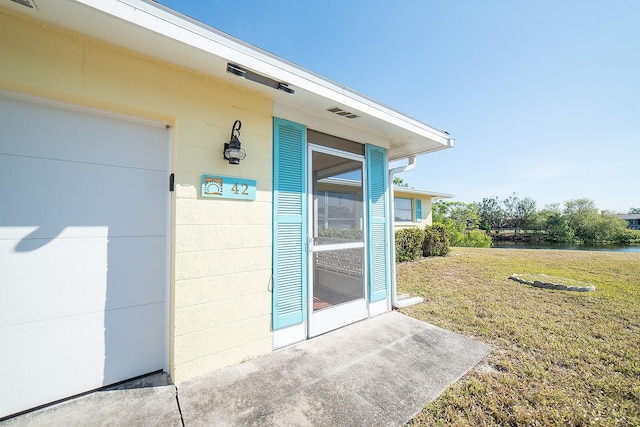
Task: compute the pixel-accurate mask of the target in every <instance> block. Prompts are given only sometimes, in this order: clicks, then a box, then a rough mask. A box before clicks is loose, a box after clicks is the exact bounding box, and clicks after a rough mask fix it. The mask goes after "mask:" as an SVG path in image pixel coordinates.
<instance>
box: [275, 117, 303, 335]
mask: <svg viewBox="0 0 640 427" xmlns="http://www.w3.org/2000/svg"><path fill="white" fill-rule="evenodd" d="M306 145H307V130H306V128H305V127H304V126H303V125H300V124H298V123H293V122H288V121H286V120H282V119H278V118H274V119H273V329H274V330H275V329H280V328H284V327H287V326H291V325H295V324H298V323H301V322H303V321H304V319H305V316H306V303H305V301H306V274H307V252H306V236H307V234H306V226H307V216H306V214H307V212H306V211H307V208H306V206H307V197H306V187H305V181H306V179H305V178H306V173H307V172H306V171H307V168H306V164H307V161H306V152H307V150H306Z"/></svg>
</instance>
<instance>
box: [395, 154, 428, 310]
mask: <svg viewBox="0 0 640 427" xmlns="http://www.w3.org/2000/svg"><path fill="white" fill-rule="evenodd" d="M415 167H416V156H411V157H409V163H407V164H406V165H405V166H400V167H397V168H393V169H389V185H390V186H391V191H389V216H390V218H391V227H389V247H390V251H389V252H390V253H391V278H390V279H391V307H393V308H402V307H407V306H409V305H413V304H419V303H421V302H422V301H424V299H423V298H422V297H414V298H406V299H401V300H398V295H397V293H396V245H395V241H396V235H395V230H394V226H393V223H394V221H395V219H394V218H395V214H394V210H393V205H394V203H393V177H394V175H395V174H397V173H401V172H408V171H410V170H412V169H413V168H415Z"/></svg>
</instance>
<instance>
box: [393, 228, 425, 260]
mask: <svg viewBox="0 0 640 427" xmlns="http://www.w3.org/2000/svg"><path fill="white" fill-rule="evenodd" d="M395 238H396V261H397V262H403V261H414V260H416V259H418V258H420V255H422V242H423V241H424V231H422V230H421V229H419V228H415V227H414V228H403V229H402V230H398V231H396V236H395Z"/></svg>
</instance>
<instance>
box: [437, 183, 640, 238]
mask: <svg viewBox="0 0 640 427" xmlns="http://www.w3.org/2000/svg"><path fill="white" fill-rule="evenodd" d="M635 210H636V208H631V210H630V213H634V211H635ZM433 222H434V223H441V224H444V225H445V226H446V227H447V228H448V229H449V230H450V231H451V244H452V245H453V246H490V244H491V241H492V240H494V241H496V240H525V241H536V242H554V243H556V242H557V243H560V242H561V243H584V244H630V243H640V232H639V231H637V230H631V229H630V228H628V224H627V222H626V221H625V220H623V219H620V218H619V217H618V216H617V215H616V214H614V213H613V212H609V211H601V210H599V209H598V208H597V207H596V204H595V202H594V201H593V200H590V199H586V198H582V199H573V200H568V201H566V202H564V203H563V204H562V205H560V204H559V203H555V204H551V205H547V206H545V207H544V208H543V209H539V210H538V209H537V206H536V202H535V200H533V199H531V198H530V197H523V198H520V197H519V196H518V195H516V194H515V193H513V194H512V195H511V196H509V197H507V198H505V199H500V198H498V197H496V196H493V197H485V198H483V199H482V201H480V202H473V203H463V202H447V201H438V202H436V203H434V204H433Z"/></svg>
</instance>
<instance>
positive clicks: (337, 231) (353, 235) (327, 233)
mask: <svg viewBox="0 0 640 427" xmlns="http://www.w3.org/2000/svg"><path fill="white" fill-rule="evenodd" d="M318 236H319V237H329V238H332V239H348V240H362V230H359V229H357V228H323V229H321V230H318Z"/></svg>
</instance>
